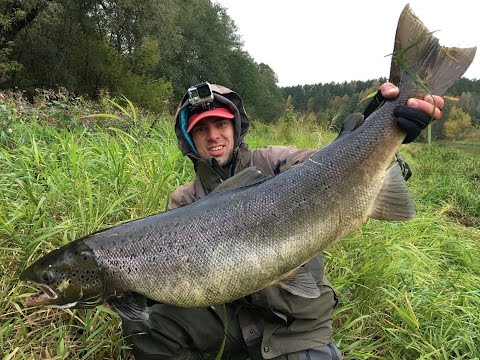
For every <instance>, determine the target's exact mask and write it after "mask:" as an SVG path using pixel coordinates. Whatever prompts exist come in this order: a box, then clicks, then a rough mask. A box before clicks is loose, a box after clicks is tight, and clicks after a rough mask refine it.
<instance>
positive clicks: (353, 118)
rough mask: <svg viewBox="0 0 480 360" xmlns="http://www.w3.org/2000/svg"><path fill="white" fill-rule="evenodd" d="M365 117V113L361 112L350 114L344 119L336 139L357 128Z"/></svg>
mask: <svg viewBox="0 0 480 360" xmlns="http://www.w3.org/2000/svg"><path fill="white" fill-rule="evenodd" d="M363 119H364V117H363V115H362V114H361V113H359V112H354V113H351V114H350V115H348V116H347V117H346V118H345V120H343V123H342V126H341V128H340V132H339V134H338V136H337V138H336V139H335V140H338V139H340V138H342V137H344V136H347V135H348V134H351V133H352V132H353V131H354V130H355V129H356V128H358V127H360V126H361V125H362V124H363Z"/></svg>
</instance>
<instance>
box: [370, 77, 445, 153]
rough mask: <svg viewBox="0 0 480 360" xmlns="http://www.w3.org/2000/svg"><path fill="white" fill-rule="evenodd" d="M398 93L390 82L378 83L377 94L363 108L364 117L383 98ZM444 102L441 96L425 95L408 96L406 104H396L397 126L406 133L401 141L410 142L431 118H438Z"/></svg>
mask: <svg viewBox="0 0 480 360" xmlns="http://www.w3.org/2000/svg"><path fill="white" fill-rule="evenodd" d="M399 93H400V89H399V88H398V87H397V86H395V85H394V84H392V83H391V82H386V83H384V84H382V85H380V87H379V89H378V92H377V94H376V95H375V96H374V97H373V99H372V101H370V103H369V104H368V105H367V107H366V109H365V112H364V115H365V118H367V117H368V116H370V115H371V114H372V113H373V112H374V111H375V110H376V109H378V108H379V107H380V106H381V105H382V103H383V101H384V100H388V99H394V98H395V97H396V96H397V95H398V94H399ZM444 104H445V103H444V100H443V98H442V97H441V96H438V95H425V97H424V98H423V99H416V98H410V99H408V100H407V103H406V105H399V106H397V107H396V108H395V111H394V115H395V121H396V123H397V125H398V127H399V128H400V129H402V130H404V131H405V132H406V133H407V136H406V137H405V140H404V141H403V143H404V144H407V143H409V142H412V141H413V140H415V139H416V138H417V137H418V135H420V132H421V131H422V130H423V129H425V128H426V127H427V126H428V124H429V123H430V122H431V121H432V120H435V119H439V118H440V117H441V116H442V110H443V106H444Z"/></svg>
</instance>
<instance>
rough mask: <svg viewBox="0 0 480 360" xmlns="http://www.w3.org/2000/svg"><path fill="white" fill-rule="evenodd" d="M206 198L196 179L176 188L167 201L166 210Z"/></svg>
mask: <svg viewBox="0 0 480 360" xmlns="http://www.w3.org/2000/svg"><path fill="white" fill-rule="evenodd" d="M204 196H206V193H205V189H204V188H203V186H202V184H201V183H200V181H199V180H198V179H195V180H194V181H192V182H189V183H187V184H184V185H182V186H180V187H178V188H177V189H176V190H175V191H174V192H173V193H172V194H171V195H170V198H169V199H168V206H167V207H168V210H172V209H176V208H179V207H182V206H186V205H190V204H191V203H193V202H195V201H197V200H200V199H201V198H202V197H204Z"/></svg>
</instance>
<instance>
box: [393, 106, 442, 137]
mask: <svg viewBox="0 0 480 360" xmlns="http://www.w3.org/2000/svg"><path fill="white" fill-rule="evenodd" d="M393 114H394V115H395V122H396V123H397V125H398V127H399V128H400V129H402V130H403V131H405V132H406V133H407V137H406V138H405V140H403V143H404V144H408V143H411V142H412V141H413V140H415V139H416V138H417V137H418V135H420V133H421V132H422V130H423V129H425V128H426V127H427V126H428V124H430V122H431V121H432V119H433V118H432V117H431V116H430V115H428V114H427V113H425V112H423V111H421V110H418V109H414V108H411V107H409V106H407V105H398V106H397V107H396V108H395V109H394V110H393Z"/></svg>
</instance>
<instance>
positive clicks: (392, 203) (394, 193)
mask: <svg viewBox="0 0 480 360" xmlns="http://www.w3.org/2000/svg"><path fill="white" fill-rule="evenodd" d="M368 216H369V217H370V218H372V219H377V220H389V221H407V220H411V219H414V218H415V206H414V203H413V198H412V195H410V192H409V191H408V187H407V184H406V182H405V179H404V178H403V174H402V170H401V169H400V166H399V165H398V163H397V162H396V161H395V163H394V164H393V165H392V166H391V167H390V168H389V169H388V170H387V173H386V174H385V179H384V182H383V186H382V189H381V190H380V193H379V194H378V196H377V198H376V199H375V202H374V204H373V207H372V208H371V209H370V213H369V214H368Z"/></svg>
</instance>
